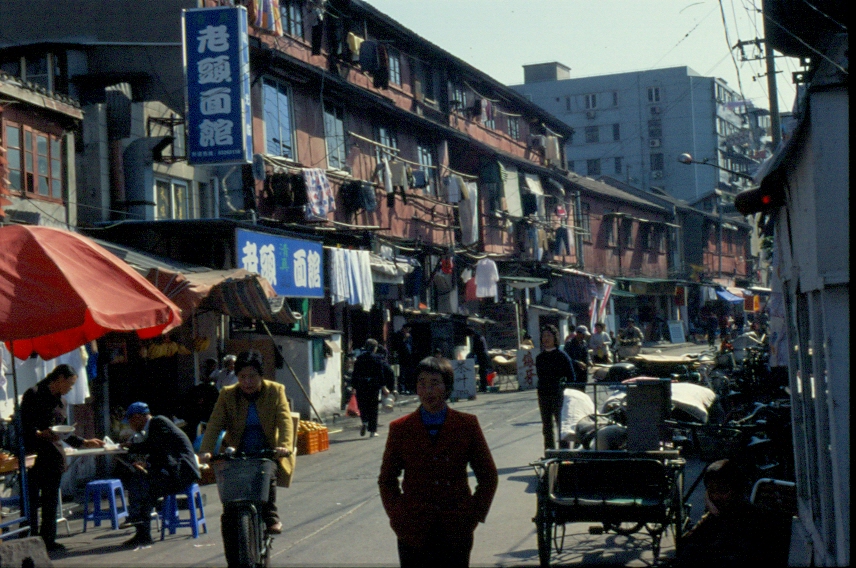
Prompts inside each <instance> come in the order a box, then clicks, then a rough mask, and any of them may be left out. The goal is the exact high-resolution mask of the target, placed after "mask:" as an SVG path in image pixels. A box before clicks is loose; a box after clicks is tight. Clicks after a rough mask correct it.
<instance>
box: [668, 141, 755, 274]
mask: <svg viewBox="0 0 856 568" xmlns="http://www.w3.org/2000/svg"><path fill="white" fill-rule="evenodd" d="M678 161H679V162H680V163H682V164H687V165H691V164H699V165H702V166H710V167H712V168H716V169H718V170H722V171H724V172H728V173H730V174H732V175H735V176H737V177H742V178H744V179H748V180H752V176H750V175H748V174H744V173H742V172H737V171H734V170H730V169H728V168H724V167H722V166H720V165H719V164H712V163H710V162H709V161H707V158H705V159H704V160H702V161H700V162H699V161H698V160H694V159H693V157H692V154H689V153H687V152H684V153H683V154H681V155H680V156H678ZM713 192H714V194H715V195H716V211H717V215H718V216H719V237H718V238H717V243H716V250H717V255H718V257H719V270H718V276H717V277H718V278H722V192H721V191H720V190H718V189H716V188H714V190H713Z"/></svg>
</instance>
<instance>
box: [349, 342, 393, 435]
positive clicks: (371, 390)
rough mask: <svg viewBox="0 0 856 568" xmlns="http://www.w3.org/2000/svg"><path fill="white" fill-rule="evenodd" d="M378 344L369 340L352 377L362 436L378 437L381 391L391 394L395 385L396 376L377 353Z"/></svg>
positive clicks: (358, 359) (355, 363)
mask: <svg viewBox="0 0 856 568" xmlns="http://www.w3.org/2000/svg"><path fill="white" fill-rule="evenodd" d="M377 350H378V342H377V341H376V340H374V339H367V340H366V344H365V346H364V347H363V353H362V354H361V355H360V356H359V357H357V360H356V361H354V373H353V374H352V375H351V386H353V387H354V389H355V390H356V391H357V406H359V408H360V417H361V418H362V421H363V425H362V426H361V427H360V436H365V435H366V430H368V432H369V436H371V437H375V436H377V412H378V395H379V394H380V392H381V390H383V393H384V394H385V395H386V394H389V391H390V390H391V388H392V387H394V386H395V385H394V384H393V383H394V381H395V375H394V374H393V372H392V368H391V367H390V366H389V364H387V362H386V360H385V359H384V357H383V356H382V355H379V354H378V353H377Z"/></svg>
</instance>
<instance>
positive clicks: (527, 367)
mask: <svg viewBox="0 0 856 568" xmlns="http://www.w3.org/2000/svg"><path fill="white" fill-rule="evenodd" d="M540 352H541V350H540V349H518V350H517V384H518V385H519V387H520V390H528V389H534V388H537V387H538V372H537V371H536V370H535V357H537V356H538V353H540Z"/></svg>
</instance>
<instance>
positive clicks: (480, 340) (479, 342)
mask: <svg viewBox="0 0 856 568" xmlns="http://www.w3.org/2000/svg"><path fill="white" fill-rule="evenodd" d="M467 335H469V336H470V337H471V338H472V342H473V348H472V351H471V352H470V355H469V356H472V357H474V358H475V360H476V364H477V365H478V366H479V392H487V375H488V373H490V371H491V368H490V355H488V349H487V340H486V339H485V338H484V335H482V334H480V333H479V332H477V331H476V330H474V329H472V328H467Z"/></svg>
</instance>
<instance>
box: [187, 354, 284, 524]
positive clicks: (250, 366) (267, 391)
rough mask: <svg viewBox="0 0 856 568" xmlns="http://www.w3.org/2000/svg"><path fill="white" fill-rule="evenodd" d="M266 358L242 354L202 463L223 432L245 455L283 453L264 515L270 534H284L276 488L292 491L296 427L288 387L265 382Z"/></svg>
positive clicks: (202, 453) (225, 391) (218, 407)
mask: <svg viewBox="0 0 856 568" xmlns="http://www.w3.org/2000/svg"><path fill="white" fill-rule="evenodd" d="M262 368H263V366H262V355H261V353H259V352H258V351H256V350H250V351H245V352H243V353H241V354H240V355H238V359H237V361H236V362H235V374H236V375H237V376H238V383H237V384H235V385H231V386H228V387H225V388H224V389H223V390H221V391H220V396H219V397H218V399H217V404H216V405H215V406H214V412H212V413H211V418H210V419H209V420H208V426H207V427H206V429H205V435H204V436H203V437H202V444H201V445H200V455H199V458H200V461H201V462H203V463H205V462H207V461H208V460H209V459H210V458H211V452H212V451H214V445H215V443H216V441H217V438H218V437H219V435H220V432H221V431H222V430H225V431H226V435H225V437H224V438H223V443H224V444H225V445H226V446H231V447H234V448H236V449H237V450H238V451H239V452H247V453H252V452H257V451H260V450H264V449H272V450H275V451H276V452H277V456H278V467H277V472H276V473H277V475H276V479H271V488H270V497H269V498H268V504H267V507H265V510H264V511H263V512H262V515H263V518H264V521H265V524H266V525H267V527H268V531H269V532H271V533H273V534H279V533H281V532H282V523H281V522H280V521H279V515H278V513H277V509H276V486H277V485H278V486H280V487H288V486H289V485H290V484H291V475H292V473H293V472H294V462H295V460H294V453H293V451H292V450H293V448H294V435H295V433H294V426H293V424H292V422H291V409H290V408H289V406H288V399H286V398H285V387H283V386H282V385H281V384H279V383H277V382H274V381H269V380H266V379H264V378H263V377H262Z"/></svg>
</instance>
